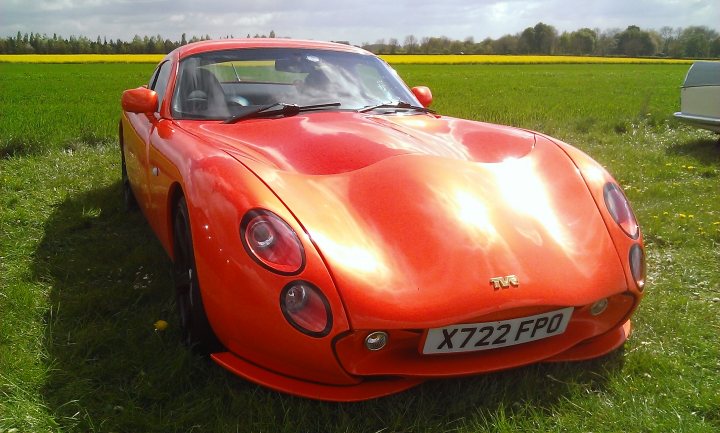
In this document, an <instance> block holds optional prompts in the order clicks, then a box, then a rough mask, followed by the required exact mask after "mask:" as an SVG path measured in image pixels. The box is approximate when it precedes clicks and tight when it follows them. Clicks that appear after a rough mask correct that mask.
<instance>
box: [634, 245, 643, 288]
mask: <svg viewBox="0 0 720 433" xmlns="http://www.w3.org/2000/svg"><path fill="white" fill-rule="evenodd" d="M630 272H632V276H633V279H634V280H635V284H637V286H638V289H640V290H641V291H642V289H643V288H644V287H645V273H646V265H645V252H644V251H643V249H642V247H641V246H640V245H638V244H635V245H633V246H632V247H630Z"/></svg>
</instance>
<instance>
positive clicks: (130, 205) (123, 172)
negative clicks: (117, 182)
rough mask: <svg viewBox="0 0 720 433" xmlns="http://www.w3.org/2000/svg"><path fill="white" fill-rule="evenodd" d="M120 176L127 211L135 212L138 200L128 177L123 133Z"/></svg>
mask: <svg viewBox="0 0 720 433" xmlns="http://www.w3.org/2000/svg"><path fill="white" fill-rule="evenodd" d="M120 178H121V180H122V189H123V206H124V208H125V211H126V212H133V211H136V210H137V209H138V202H137V199H136V198H135V193H133V190H132V188H131V187H130V179H128V174H127V166H126V165H125V146H123V145H122V135H121V136H120Z"/></svg>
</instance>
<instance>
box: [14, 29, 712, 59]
mask: <svg viewBox="0 0 720 433" xmlns="http://www.w3.org/2000/svg"><path fill="white" fill-rule="evenodd" d="M225 37H226V38H229V37H232V35H227V36H225ZM247 37H251V36H250V35H249V34H248V35H247ZM254 37H256V38H260V37H270V38H274V37H275V32H274V31H271V32H270V34H269V35H260V34H256V35H255V36H254ZM205 39H210V36H209V35H205V36H200V37H198V36H192V37H191V38H189V39H188V38H187V36H186V34H184V33H183V34H182V36H181V38H180V40H179V41H173V40H170V39H166V38H163V37H162V36H161V35H157V36H142V37H141V36H139V35H135V37H134V38H133V39H132V40H131V41H123V40H120V39H115V40H113V39H110V40H108V39H107V38H102V39H101V38H100V36H98V37H97V38H96V39H95V40H92V39H89V38H87V37H85V36H70V37H69V38H67V39H66V38H63V37H62V36H58V35H57V34H53V35H52V36H48V35H46V34H39V33H29V34H28V33H25V34H21V33H20V32H18V33H17V35H16V36H15V37H13V36H9V37H6V38H0V54H166V53H169V52H170V51H172V50H174V49H175V48H177V47H179V46H181V45H185V44H187V43H190V42H196V41H200V40H205ZM361 46H362V47H363V48H365V49H367V50H368V51H372V52H373V53H375V54H538V55H580V56H590V55H592V56H628V57H654V56H657V57H672V58H720V35H719V34H718V32H717V31H715V30H713V29H710V28H708V27H705V26H691V27H687V28H680V27H678V28H673V27H669V26H666V27H662V28H661V29H660V30H643V29H641V28H640V27H638V26H634V25H632V26H628V27H627V28H626V29H625V30H621V29H608V30H600V29H589V28H581V29H579V30H575V31H572V32H562V33H559V32H558V31H557V29H556V28H555V27H553V26H552V25H548V24H544V23H542V22H540V23H537V24H536V25H535V26H533V27H528V28H526V29H525V30H523V31H522V32H519V33H516V34H507V35H504V36H502V37H500V38H498V39H492V38H485V39H483V40H482V41H480V42H475V40H474V38H473V37H467V38H465V39H464V40H453V39H450V38H448V37H445V36H440V37H423V38H417V37H415V36H414V35H408V36H406V37H405V39H404V40H403V42H402V43H400V41H399V40H398V39H396V38H390V39H388V40H387V41H386V40H385V39H380V40H378V41H376V42H375V43H368V42H366V43H363V44H361Z"/></svg>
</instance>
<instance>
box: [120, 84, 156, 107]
mask: <svg viewBox="0 0 720 433" xmlns="http://www.w3.org/2000/svg"><path fill="white" fill-rule="evenodd" d="M121 103H122V108H123V110H125V111H128V112H130V113H153V112H155V111H157V108H158V97H157V93H155V91H154V90H150V89H148V88H146V87H138V88H137V89H130V90H126V91H124V92H123V94H122V99H121Z"/></svg>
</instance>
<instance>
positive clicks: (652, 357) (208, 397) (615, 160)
mask: <svg viewBox="0 0 720 433" xmlns="http://www.w3.org/2000/svg"><path fill="white" fill-rule="evenodd" d="M152 69H153V65H149V64H97V65H44V64H39V65H28V64H0V89H1V90H0V433H10V432H13V433H19V432H45V431H63V432H96V431H97V432H121V431H122V432H171V431H178V432H200V431H207V432H229V431H233V432H236V431H237V432H296V431H298V432H330V431H339V432H353V433H354V432H380V431H382V432H445V431H448V432H478V431H487V432H513V431H522V432H530V431H538V432H549V431H558V432H559V431H562V432H620V431H627V432H670V431H676V432H717V431H720V392H718V390H719V389H720V265H719V263H720V200H718V196H719V194H720V145H719V144H718V139H717V136H715V135H713V134H710V133H707V132H703V131H699V130H694V129H690V128H688V127H685V126H682V125H680V124H678V123H676V122H675V121H674V120H672V119H671V117H672V112H673V111H676V110H677V107H678V105H679V86H680V83H681V82H682V79H683V77H684V74H685V72H686V70H687V66H684V65H523V66H509V65H507V66H501V65H462V66H461V65H458V66H443V65H402V66H398V71H399V72H400V74H401V76H403V77H404V78H405V80H406V81H407V82H408V83H409V84H411V85H419V84H425V85H428V86H430V87H431V88H432V89H433V93H434V95H435V103H434V105H433V108H435V109H436V110H438V111H439V112H440V113H442V114H446V115H452V116H459V117H467V118H473V119H478V120H486V121H492V122H498V123H504V124H511V125H517V126H521V127H527V128H532V129H537V130H540V131H542V132H546V133H549V134H551V135H555V136H557V137H558V138H561V139H563V140H566V141H568V142H570V143H573V144H575V145H576V146H578V147H580V148H581V149H583V150H585V151H586V152H588V153H589V154H590V155H592V156H593V157H594V158H596V159H597V160H598V161H600V162H601V163H602V164H603V165H605V166H606V167H608V169H609V170H610V171H611V172H612V173H613V174H614V175H615V176H616V178H617V179H618V180H619V181H620V183H621V184H622V185H623V186H624V187H625V190H626V193H627V195H628V196H629V198H630V200H631V202H632V203H633V205H634V209H635V211H636V213H637V214H638V217H639V219H640V222H641V225H642V227H643V229H644V233H645V236H646V245H647V250H648V265H649V276H648V286H647V289H646V294H647V295H646V297H645V299H644V301H643V303H642V304H641V306H640V308H639V310H638V311H637V313H636V315H635V326H636V329H635V333H634V334H633V336H632V338H631V339H630V340H629V341H628V343H627V344H626V346H625V349H624V350H622V351H619V352H617V353H614V354H611V355H609V356H607V357H605V358H602V359H598V360H594V361H590V362H582V363H572V364H548V365H535V366H530V367H526V368H520V369H515V370H511V371H507V372H502V373H497V374H490V375H484V376H476V377H469V378H460V379H451V380H438V381H430V382H428V383H426V384H424V385H422V386H420V387H418V388H415V389H412V390H410V391H407V392H404V393H401V394H398V395H394V396H391V397H387V398H383V399H379V400H375V401H369V402H363V403H356V404H333V403H322V402H316V401H310V400H304V399H300V398H295V397H291V396H287V395H283V394H279V393H275V392H273V391H269V390H267V389H265V388H262V387H259V386H256V385H253V384H250V383H247V382H244V381H242V380H240V379H239V378H237V377H234V376H232V375H231V374H229V373H226V372H225V371H224V370H222V369H221V368H220V367H218V366H216V365H214V364H212V363H210V362H208V361H207V360H205V359H202V358H198V357H196V356H194V355H192V354H190V353H189V352H188V351H187V350H185V348H184V347H182V346H181V345H180V344H179V342H178V340H179V338H178V335H179V330H178V328H177V320H176V317H175V311H174V310H173V308H174V307H173V299H172V282H171V272H170V264H169V261H168V259H167V258H166V257H165V256H164V253H163V251H162V249H161V248H160V246H159V244H158V242H157V241H156V240H155V238H154V236H153V234H152V233H151V231H150V229H149V228H148V226H147V224H146V223H145V222H144V220H143V219H142V217H141V216H140V215H139V214H130V215H128V214H125V213H123V212H122V210H121V209H122V206H121V187H120V164H119V154H118V149H117V144H116V138H115V135H116V129H117V119H118V115H119V98H120V93H121V91H122V90H123V89H125V88H130V87H136V86H138V85H140V84H143V83H144V82H145V81H146V80H147V78H148V77H149V75H150V73H151V72H152ZM159 319H163V320H167V321H168V322H169V323H170V326H169V328H168V329H167V330H166V331H164V332H159V331H156V330H155V329H154V327H153V323H154V322H155V321H156V320H159Z"/></svg>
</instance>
